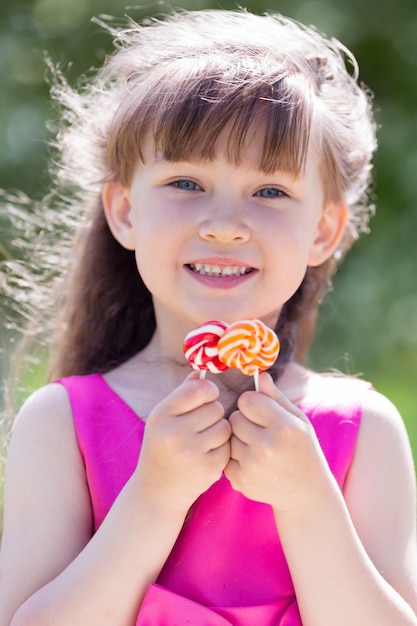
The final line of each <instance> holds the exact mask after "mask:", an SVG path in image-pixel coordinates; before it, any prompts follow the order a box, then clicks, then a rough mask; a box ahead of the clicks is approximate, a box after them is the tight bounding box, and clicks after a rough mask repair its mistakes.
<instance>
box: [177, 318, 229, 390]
mask: <svg viewBox="0 0 417 626" xmlns="http://www.w3.org/2000/svg"><path fill="white" fill-rule="evenodd" d="M226 328H227V324H225V323H224V322H218V321H211V322H207V323H206V324H203V325H202V326H199V327H198V328H195V329H194V330H192V331H191V332H189V333H188V335H187V336H186V337H185V339H184V345H183V350H184V354H185V356H186V358H187V359H188V361H189V362H190V364H191V367H192V368H193V369H195V370H200V378H204V376H205V375H206V372H207V370H208V371H210V372H213V373H214V374H218V373H220V372H223V371H224V370H227V368H228V366H227V365H226V364H225V363H224V362H223V361H220V359H219V353H218V350H217V344H218V342H219V338H220V337H221V336H222V335H223V333H224V331H225V330H226Z"/></svg>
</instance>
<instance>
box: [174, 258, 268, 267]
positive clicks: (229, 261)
mask: <svg viewBox="0 0 417 626" xmlns="http://www.w3.org/2000/svg"><path fill="white" fill-rule="evenodd" d="M196 263H202V264H203V265H219V266H220V267H227V266H228V265H229V266H231V267H247V268H251V269H256V267H254V266H253V265H249V264H248V263H247V262H246V261H242V260H241V259H236V258H234V257H220V256H210V257H201V258H200V257H199V258H197V259H192V261H188V262H187V263H186V265H195V264H196Z"/></svg>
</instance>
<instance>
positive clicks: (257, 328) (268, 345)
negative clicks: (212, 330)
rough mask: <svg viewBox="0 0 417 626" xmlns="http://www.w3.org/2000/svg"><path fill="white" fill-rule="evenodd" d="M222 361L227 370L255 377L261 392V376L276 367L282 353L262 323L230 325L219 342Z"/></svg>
mask: <svg viewBox="0 0 417 626" xmlns="http://www.w3.org/2000/svg"><path fill="white" fill-rule="evenodd" d="M217 348H218V352H219V359H220V361H222V362H223V363H224V364H225V365H227V366H228V367H234V368H237V369H240V371H241V372H242V373H243V374H246V375H247V376H254V379H255V388H256V390H257V391H259V372H261V371H263V370H267V369H268V368H269V367H271V365H273V364H274V363H275V361H276V359H277V356H278V353H279V348H280V344H279V340H278V337H277V336H276V334H275V333H274V331H273V330H271V328H268V326H266V325H265V324H264V323H263V322H261V321H260V320H242V321H240V322H235V323H234V324H230V326H229V327H228V328H227V330H226V331H225V332H224V333H223V335H222V336H221V337H220V339H219V342H218V346H217Z"/></svg>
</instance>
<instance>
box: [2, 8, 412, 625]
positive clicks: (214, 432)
mask: <svg viewBox="0 0 417 626" xmlns="http://www.w3.org/2000/svg"><path fill="white" fill-rule="evenodd" d="M345 60H346V61H347V62H348V64H349V65H350V66H351V69H352V72H351V73H350V72H349V71H348V70H347V69H346V65H345ZM56 90H57V91H58V92H59V93H58V95H59V96H60V98H61V101H62V102H63V103H64V105H65V106H66V110H67V115H66V122H67V123H66V124H65V126H64V127H63V128H62V130H61V133H60V135H59V144H60V146H61V148H62V159H61V164H62V165H61V168H60V170H59V172H58V173H59V182H60V184H61V185H63V186H64V189H67V188H68V186H69V187H70V188H71V190H72V193H73V197H74V201H73V206H72V209H73V212H75V213H74V215H75V216H76V218H75V220H76V221H77V222H79V227H78V230H77V234H76V237H75V243H74V246H73V248H72V250H71V252H70V268H69V272H68V277H67V281H66V283H65V287H62V286H61V285H60V286H59V289H58V287H57V286H56V285H53V288H54V290H55V291H57V292H58V291H59V293H61V294H62V293H63V295H64V297H63V298H62V300H63V304H62V310H61V314H60V316H59V321H58V325H57V328H58V330H57V335H56V337H55V345H56V349H55V353H54V358H53V360H52V365H51V378H50V380H51V381H55V382H51V383H50V384H48V385H47V386H45V387H44V388H42V389H40V390H39V391H38V392H36V393H35V394H33V396H32V397H31V398H29V400H28V401H27V402H26V403H25V405H24V406H23V408H22V409H21V412H20V416H19V418H18V421H17V423H16V427H15V429H14V433H13V438H12V442H11V447H10V454H9V461H8V469H7V476H6V491H5V516H4V535H3V544H2V550H1V569H0V585H1V586H0V607H1V608H0V624H1V626H8V625H9V624H12V625H13V626H24V625H30V626H37V625H39V626H50V625H51V626H52V625H53V626H64V625H70V626H93V625H95V624H97V625H100V626H105V625H109V626H110V625H111V626H134V625H135V624H136V625H138V626H149V625H164V626H165V625H166V626H168V625H169V626H175V625H180V624H181V625H182V624H201V625H204V626H217V625H227V624H229V625H231V624H238V625H239V626H245V625H249V624H251V625H253V624H257V625H258V624H259V625H262V626H267V625H271V626H272V625H278V626H284V624H285V625H286V626H287V625H291V626H300V624H303V625H304V626H334V625H335V624H337V625H338V626H347V625H349V626H352V624H355V626H369V625H370V624H372V625H374V624H375V625H376V624H378V626H394V625H395V626H416V624H417V616H416V612H417V561H416V558H415V557H416V538H415V534H416V533H415V486H414V470H413V465H412V460H411V453H410V447H409V444H408V441H407V437H406V435H405V431H404V428H403V425H402V422H401V419H400V418H399V416H398V414H397V412H396V411H395V409H394V408H393V407H392V405H391V404H390V403H389V402H388V401H387V400H386V399H384V398H383V397H381V396H380V395H379V394H377V393H376V392H375V391H374V390H373V389H372V388H371V387H370V386H369V385H368V384H366V383H364V382H362V381H358V380H354V379H351V378H348V377H336V376H330V375H327V376H324V375H318V374H315V373H313V372H311V371H309V370H307V369H306V368H304V367H303V366H302V365H300V364H299V363H298V362H297V360H298V361H299V360H300V357H301V355H302V354H303V352H304V350H305V346H306V345H307V344H308V342H309V340H310V338H311V337H310V336H309V335H310V333H311V331H310V329H311V327H312V325H313V324H314V316H315V311H316V308H317V306H318V303H319V301H320V300H321V298H322V297H323V295H324V292H325V290H326V288H327V284H328V281H329V279H330V276H331V274H332V273H333V271H334V269H335V265H336V263H337V261H338V260H339V259H340V258H341V256H342V255H343V253H344V252H345V251H346V250H347V249H348V248H349V246H350V244H351V243H352V241H353V240H354V239H355V238H356V237H357V234H358V232H359V230H360V229H361V228H363V225H364V220H366V209H367V203H366V191H367V188H368V183H369V175H370V160H371V156H372V153H373V150H374V148H375V137H374V130H375V127H374V123H373V120H372V114H371V109H370V99H369V97H368V95H367V93H366V92H365V91H364V90H362V89H361V88H360V87H359V86H358V85H357V66H356V63H355V60H354V58H353V57H352V56H351V55H350V53H349V52H348V51H347V50H345V49H344V48H343V47H342V46H341V45H340V44H338V43H337V42H335V41H329V40H327V39H326V38H324V37H323V36H321V35H320V34H318V33H317V32H316V31H315V30H313V29H310V28H305V27H303V26H301V25H299V24H296V23H294V22H292V21H290V20H288V19H285V18H283V17H281V16H279V15H270V16H263V17H260V16H255V15H251V14H249V13H247V12H227V11H226V12H225V11H214V12H210V11H202V12H198V11H196V12H190V13H181V14H177V15H172V16H171V17H170V18H168V19H166V20H165V21H162V22H157V21H155V22H153V23H151V24H150V25H148V26H147V27H143V28H141V27H139V26H137V25H135V24H131V27H130V28H129V29H128V30H127V31H125V32H121V33H119V35H118V48H117V51H116V53H115V54H114V56H112V57H111V58H110V59H108V60H107V62H106V64H105V66H104V68H103V69H102V71H101V72H100V73H99V74H98V76H97V77H96V79H95V80H94V82H93V83H92V84H91V85H89V86H85V87H83V89H82V90H81V92H80V93H78V94H77V93H73V92H72V91H71V90H69V88H68V87H67V86H66V85H65V84H63V83H62V84H61V85H60V86H57V87H56ZM61 189H62V187H60V190H61ZM74 190H75V192H74ZM61 194H62V196H63V197H64V192H63V191H61ZM70 208H71V207H70ZM59 245H60V244H59ZM59 245H58V249H59V250H60V256H59V257H58V258H60V262H62V263H63V262H64V261H63V258H64V257H65V254H64V252H63V251H62V250H61V249H60V248H59ZM245 318H260V319H262V320H263V321H264V322H265V323H266V324H267V325H269V326H270V327H274V328H275V329H276V331H277V333H278V335H279V337H280V339H281V343H282V350H281V354H280V357H279V359H278V361H277V364H276V367H274V368H272V370H271V371H270V372H265V373H263V374H261V376H260V391H259V392H255V391H253V390H252V384H251V381H250V379H248V378H247V377H245V376H243V375H242V374H240V372H238V371H234V370H233V371H232V370H229V371H226V372H224V373H222V374H220V375H217V376H216V375H211V376H210V375H208V376H207V378H206V379H203V380H201V379H200V378H199V376H198V373H197V372H193V373H191V374H190V373H189V366H188V364H187V362H186V360H185V358H184V356H183V351H182V343H183V339H184V336H185V335H186V333H187V332H188V331H190V330H191V329H192V328H194V327H195V326H197V325H200V324H203V323H204V322H206V321H207V320H211V319H222V320H224V321H225V322H227V323H231V322H234V321H236V320H240V319H245Z"/></svg>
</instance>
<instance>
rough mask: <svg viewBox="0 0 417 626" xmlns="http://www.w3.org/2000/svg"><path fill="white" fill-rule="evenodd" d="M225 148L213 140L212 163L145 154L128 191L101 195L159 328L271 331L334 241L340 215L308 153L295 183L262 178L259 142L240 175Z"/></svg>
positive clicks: (113, 189)
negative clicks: (239, 326) (262, 326)
mask: <svg viewBox="0 0 417 626" xmlns="http://www.w3.org/2000/svg"><path fill="white" fill-rule="evenodd" d="M223 148H224V146H223V142H222V141H221V140H219V145H218V149H217V153H216V158H215V159H214V160H212V161H201V160H192V161H181V162H170V161H166V160H164V159H163V158H162V157H161V156H160V155H158V154H157V155H155V154H154V153H153V150H152V146H150V145H149V146H147V149H146V150H145V157H146V158H145V164H142V163H141V164H140V165H139V166H138V167H137V169H136V171H135V173H134V176H133V180H132V183H131V186H130V187H129V188H123V187H122V186H121V185H120V184H119V183H109V184H108V185H107V186H106V189H105V190H104V194H103V199H104V205H105V207H106V213H107V217H108V220H109V225H110V228H111V229H112V231H113V233H114V235H115V236H116V238H117V239H118V240H119V241H120V243H122V245H124V246H125V247H127V248H129V249H134V250H135V252H136V260H137V266H138V270H139V272H140V274H141V276H142V278H143V280H144V282H145V284H146V285H147V287H148V288H149V290H150V291H151V293H152V294H153V298H154V306H155V313H156V318H157V323H158V325H160V324H161V323H163V322H164V320H166V321H167V322H168V323H170V324H173V323H174V320H176V321H177V322H178V323H180V324H182V326H183V327H184V328H191V327H193V326H197V325H199V324H202V323H204V322H206V321H207V320H210V319H222V320H224V321H225V322H228V323H230V322H233V321H236V320H238V319H244V318H260V319H262V320H264V321H265V322H266V323H267V324H269V325H271V326H272V325H274V323H275V321H276V319H277V316H278V314H279V312H280V309H281V307H282V306H283V304H284V303H285V302H286V301H287V300H288V299H289V298H290V297H291V296H292V295H293V294H294V292H295V291H296V290H297V288H298V287H299V285H300V283H301V281H302V279H303V277H304V274H305V271H306V268H307V266H308V265H318V264H320V263H322V262H323V261H324V260H325V259H326V258H328V257H329V256H330V255H331V254H332V253H333V251H334V250H335V248H336V246H337V243H338V242H339V240H340V237H341V234H342V231H343V227H344V223H345V218H346V210H345V207H344V205H336V204H330V203H328V204H325V203H324V195H323V190H322V185H321V180H320V175H319V167H318V162H317V160H316V158H315V157H314V155H313V154H310V156H309V158H308V159H307V163H306V167H305V170H304V171H303V173H302V174H301V175H299V176H298V177H295V176H293V175H292V174H291V173H288V172H282V171H276V172H274V173H273V174H264V173H262V172H260V171H259V169H258V166H257V163H258V160H257V154H258V151H259V142H257V138H256V136H255V137H254V139H253V141H252V142H251V144H250V149H249V150H248V154H247V156H246V159H245V160H243V161H242V163H241V164H240V165H239V166H236V165H233V164H232V163H230V162H229V161H228V160H227V159H226V158H225V149H223ZM173 328H175V327H173Z"/></svg>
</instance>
